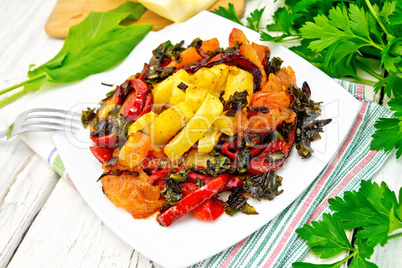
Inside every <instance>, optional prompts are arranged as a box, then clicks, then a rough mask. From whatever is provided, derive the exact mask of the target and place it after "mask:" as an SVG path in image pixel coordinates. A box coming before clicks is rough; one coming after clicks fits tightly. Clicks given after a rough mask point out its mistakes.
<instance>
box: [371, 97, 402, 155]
mask: <svg viewBox="0 0 402 268" xmlns="http://www.w3.org/2000/svg"><path fill="white" fill-rule="evenodd" d="M401 103H402V96H401V95H397V96H396V97H395V98H394V99H392V100H390V101H389V103H388V104H389V106H390V107H391V109H392V110H393V111H395V116H396V118H380V119H378V120H377V122H376V123H375V125H374V127H375V128H376V131H375V133H374V134H373V135H372V137H373V140H372V141H371V144H370V149H371V150H382V149H384V150H385V151H386V152H388V151H390V150H392V149H394V148H395V149H396V150H397V151H396V157H397V158H399V157H400V156H401V155H402V107H401Z"/></svg>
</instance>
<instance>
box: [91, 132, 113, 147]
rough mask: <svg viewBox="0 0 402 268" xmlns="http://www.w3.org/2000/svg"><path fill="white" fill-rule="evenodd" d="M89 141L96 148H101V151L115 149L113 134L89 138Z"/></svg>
mask: <svg viewBox="0 0 402 268" xmlns="http://www.w3.org/2000/svg"><path fill="white" fill-rule="evenodd" d="M91 140H92V141H93V142H94V144H95V145H96V147H99V148H102V149H111V148H114V147H116V145H117V142H116V139H115V136H114V134H109V135H106V136H101V137H99V136H91Z"/></svg>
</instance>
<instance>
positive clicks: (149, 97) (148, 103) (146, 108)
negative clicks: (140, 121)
mask: <svg viewBox="0 0 402 268" xmlns="http://www.w3.org/2000/svg"><path fill="white" fill-rule="evenodd" d="M153 102H154V100H153V97H152V94H151V93H148V95H147V98H146V100H145V105H144V109H143V110H142V112H141V113H140V115H139V116H138V118H140V117H141V116H143V115H144V114H147V113H149V112H150V111H151V108H152V104H153Z"/></svg>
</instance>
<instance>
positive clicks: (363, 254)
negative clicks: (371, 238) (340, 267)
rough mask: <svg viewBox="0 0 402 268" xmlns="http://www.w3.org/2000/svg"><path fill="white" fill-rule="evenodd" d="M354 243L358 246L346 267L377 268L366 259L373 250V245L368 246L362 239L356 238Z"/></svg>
mask: <svg viewBox="0 0 402 268" xmlns="http://www.w3.org/2000/svg"><path fill="white" fill-rule="evenodd" d="M355 244H356V246H357V248H358V251H357V252H356V255H355V256H353V259H352V261H351V262H350V265H349V266H348V267H352V268H377V267H378V266H377V265H376V264H374V263H372V262H369V261H368V260H367V259H370V257H371V255H372V254H373V252H374V249H373V247H371V246H369V245H368V244H367V243H366V242H365V241H364V240H361V239H356V241H355Z"/></svg>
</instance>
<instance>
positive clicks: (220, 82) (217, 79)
mask: <svg viewBox="0 0 402 268" xmlns="http://www.w3.org/2000/svg"><path fill="white" fill-rule="evenodd" d="M228 72H229V66H227V65H226V64H219V65H215V66H213V67H211V68H206V67H204V68H201V69H199V70H198V71H197V72H196V73H194V74H193V76H192V80H193V83H194V84H196V85H197V86H200V87H204V88H207V89H208V90H209V93H212V92H214V91H216V90H217V89H218V88H219V90H218V92H220V91H221V90H224V89H225V87H224V85H225V83H226V79H227V75H228Z"/></svg>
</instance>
